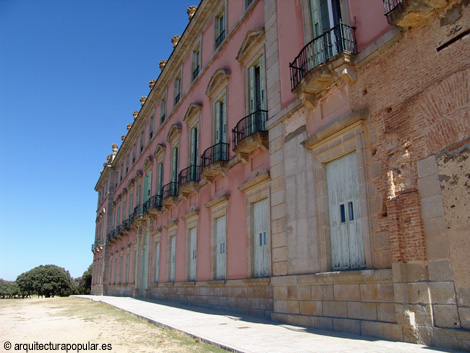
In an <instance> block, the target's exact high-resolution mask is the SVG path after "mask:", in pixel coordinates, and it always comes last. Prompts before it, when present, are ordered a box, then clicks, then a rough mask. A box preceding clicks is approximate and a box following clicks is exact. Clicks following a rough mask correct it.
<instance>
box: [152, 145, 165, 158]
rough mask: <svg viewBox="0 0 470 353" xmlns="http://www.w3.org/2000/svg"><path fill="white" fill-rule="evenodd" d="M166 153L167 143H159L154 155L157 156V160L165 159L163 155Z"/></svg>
mask: <svg viewBox="0 0 470 353" xmlns="http://www.w3.org/2000/svg"><path fill="white" fill-rule="evenodd" d="M164 155H165V145H163V144H161V143H159V144H158V145H157V148H155V152H154V154H153V156H154V157H155V160H156V161H159V162H160V161H162V160H163V156H164Z"/></svg>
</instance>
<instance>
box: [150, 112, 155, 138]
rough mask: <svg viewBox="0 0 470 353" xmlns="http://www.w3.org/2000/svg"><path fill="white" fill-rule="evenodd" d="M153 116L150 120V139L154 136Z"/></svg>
mask: <svg viewBox="0 0 470 353" xmlns="http://www.w3.org/2000/svg"><path fill="white" fill-rule="evenodd" d="M153 120H154V119H153V116H152V117H151V118H150V120H149V141H150V140H151V139H152V137H153Z"/></svg>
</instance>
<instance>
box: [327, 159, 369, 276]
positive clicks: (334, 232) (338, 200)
mask: <svg viewBox="0 0 470 353" xmlns="http://www.w3.org/2000/svg"><path fill="white" fill-rule="evenodd" d="M326 179H327V189H328V213H329V221H330V238H331V261H332V268H333V270H351V269H360V268H364V267H365V266H366V262H365V255H364V240H363V235H362V222H361V219H360V218H361V207H360V205H361V199H360V193H359V182H358V173H357V161H356V152H353V153H350V154H347V155H345V156H343V157H340V158H338V159H335V160H333V161H331V162H329V163H327V164H326Z"/></svg>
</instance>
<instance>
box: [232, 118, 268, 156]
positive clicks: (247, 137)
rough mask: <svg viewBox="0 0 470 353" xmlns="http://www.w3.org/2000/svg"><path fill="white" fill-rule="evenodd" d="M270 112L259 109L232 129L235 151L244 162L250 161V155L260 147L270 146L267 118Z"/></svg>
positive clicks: (266, 147) (266, 148)
mask: <svg viewBox="0 0 470 353" xmlns="http://www.w3.org/2000/svg"><path fill="white" fill-rule="evenodd" d="M267 118H268V112H267V111H266V110H258V111H256V112H253V113H251V114H250V115H247V116H245V117H244V118H243V119H241V120H240V121H239V122H238V124H237V125H236V126H235V128H234V129H233V130H232V135H233V146H234V147H233V152H235V154H236V155H238V156H239V157H240V160H241V161H242V162H243V163H245V164H246V163H248V156H249V154H250V153H251V152H253V151H254V150H255V149H257V148H258V147H261V148H262V149H263V150H264V151H267V150H268V148H269V137H268V131H267V130H266V120H267Z"/></svg>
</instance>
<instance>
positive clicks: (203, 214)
mask: <svg viewBox="0 0 470 353" xmlns="http://www.w3.org/2000/svg"><path fill="white" fill-rule="evenodd" d="M238 3H239V4H238ZM227 4H228V6H229V8H228V14H229V15H228V19H227V21H228V23H227V28H229V29H230V28H233V26H234V25H235V24H236V23H237V22H238V21H239V19H240V18H241V17H242V16H243V11H244V8H243V3H242V2H241V1H238V2H236V1H235V2H233V1H230V2H227ZM263 26H264V3H263V1H259V2H258V3H257V4H256V7H255V8H254V9H252V12H251V13H250V14H249V15H248V16H246V18H245V20H244V22H243V23H242V24H241V25H240V27H239V28H238V30H237V31H236V33H234V35H233V36H232V37H231V40H230V42H229V43H226V45H224V46H223V47H222V48H221V49H220V50H219V51H218V53H217V57H215V58H213V61H212V63H211V65H210V67H209V68H208V69H207V71H205V72H203V73H202V74H201V75H202V76H201V77H199V78H198V79H197V80H196V82H195V83H194V84H193V83H192V82H191V53H189V55H188V56H187V57H186V58H185V59H184V62H183V87H182V98H183V101H182V102H181V103H180V104H179V105H178V106H177V109H176V110H173V99H174V81H170V83H169V85H168V95H167V114H166V116H167V121H165V122H164V124H163V125H162V126H161V127H158V126H159V120H160V106H159V102H157V104H156V106H155V114H154V117H155V119H156V120H157V122H156V125H157V128H156V129H155V130H154V133H156V137H154V138H153V140H152V141H151V143H150V144H147V145H146V147H145V149H144V151H143V153H142V154H141V155H140V157H139V153H137V161H136V163H135V165H134V166H133V167H132V168H131V169H130V171H129V173H128V174H127V176H125V177H124V178H123V180H122V182H119V183H118V186H117V189H116V191H115V193H114V195H115V199H116V197H117V195H120V194H121V193H122V192H123V189H124V188H127V185H128V181H129V180H130V179H131V178H135V173H136V171H137V170H139V169H140V170H144V161H145V158H146V157H147V156H149V155H151V156H153V154H154V151H155V149H156V147H157V145H158V144H163V145H165V146H166V150H165V158H164V178H163V185H165V184H166V183H168V182H170V166H171V158H170V152H171V151H170V150H171V148H170V146H169V144H168V142H167V136H168V132H169V130H170V128H171V126H172V125H174V124H180V125H181V127H182V131H181V135H180V140H179V141H180V142H179V167H178V169H179V170H182V169H184V168H186V167H187V166H188V159H189V156H188V152H189V146H188V145H189V138H188V128H187V125H186V123H184V122H183V118H184V115H185V113H186V111H187V109H188V107H189V105H190V104H191V103H196V102H197V103H202V108H201V111H200V148H199V152H200V154H202V153H203V152H204V150H205V149H206V148H208V147H210V146H212V145H213V143H214V142H213V137H212V120H213V108H212V104H213V103H214V102H212V101H211V100H210V98H209V97H208V96H207V95H206V89H207V86H208V83H209V81H210V79H211V77H212V75H213V73H214V72H215V71H216V70H217V69H220V68H226V69H229V70H230V72H231V75H230V78H229V80H228V89H227V96H226V101H227V113H226V114H227V140H228V142H230V158H233V157H234V156H235V154H234V153H233V151H232V148H233V146H232V132H231V131H232V129H233V128H234V127H235V125H236V124H237V123H238V121H239V120H240V119H242V118H243V117H244V116H245V115H246V111H245V103H246V102H245V83H244V82H245V79H244V67H243V65H242V64H241V63H240V62H238V61H237V60H236V59H235V58H236V56H237V54H238V51H239V48H240V46H241V44H242V42H243V40H244V39H245V36H246V33H247V31H248V30H252V29H257V28H260V27H263ZM213 45H214V38H213V24H212V21H210V22H209V23H208V24H207V26H206V27H205V29H204V31H203V35H202V67H203V68H204V66H205V64H206V63H207V62H208V61H209V60H210V58H211V57H212V55H213V53H214V48H213ZM191 85H192V86H191ZM139 136H140V131H139ZM145 137H146V140H147V139H148V123H147V125H146V129H145ZM136 145H137V147H138V148H140V142H139V141H137V144H136ZM252 155H253V159H252V161H250V163H248V164H242V163H238V164H237V165H235V166H234V167H232V168H231V169H229V171H228V175H227V176H225V177H222V176H219V177H217V178H216V180H215V183H214V184H213V185H211V184H206V185H205V186H203V187H201V188H200V189H199V192H198V193H197V194H192V195H191V197H190V198H189V200H184V199H183V200H181V201H180V202H179V203H178V206H177V207H176V208H172V209H170V210H166V211H164V212H163V214H162V215H161V216H160V217H157V219H156V221H155V222H156V225H157V226H160V227H161V242H160V271H159V278H160V282H166V281H167V280H168V273H169V269H168V265H169V261H168V240H169V239H168V231H167V229H166V228H165V227H164V226H165V225H166V224H168V223H169V222H170V221H172V220H173V219H178V225H177V235H176V271H175V281H177V282H180V281H186V279H187V273H186V250H187V249H186V238H187V228H186V225H185V221H184V219H182V217H183V216H184V215H185V214H186V213H187V212H188V211H189V209H190V207H197V208H198V209H199V212H200V213H199V221H198V234H197V238H198V239H197V242H198V257H197V280H210V279H212V278H211V253H210V249H211V248H210V247H211V211H210V209H208V208H206V207H205V204H206V203H207V202H209V201H211V200H212V199H214V198H215V197H216V196H218V195H221V194H230V199H229V201H228V214H227V218H226V219H227V279H235V278H245V277H246V276H247V259H246V256H247V254H246V247H247V244H246V241H247V235H246V216H247V215H246V198H245V194H244V193H243V192H242V191H240V190H239V189H238V187H239V186H240V185H241V184H243V183H244V182H246V181H247V180H248V179H249V178H250V176H252V174H253V172H254V171H255V170H257V169H260V168H262V169H264V170H269V153H268V152H261V150H259V151H255V152H253V154H252ZM123 161H124V163H125V158H124V159H123ZM157 175H158V173H157V163H154V164H153V166H152V195H154V194H155V193H156V188H157ZM139 183H140V185H143V178H142V179H141V180H140V181H139ZM137 186H138V183H136V184H135V185H134V187H133V192H134V207H135V206H137V201H136V197H135V193H136V191H137ZM129 195H130V194H129V193H128V195H127V198H129ZM126 213H127V212H126ZM126 218H127V217H126ZM123 220H124V219H121V222H122V221H123ZM134 239H135V234H131V235H130V236H129V237H124V238H123V239H121V240H119V241H118V242H117V243H116V244H113V245H112V247H111V249H110V250H111V252H113V251H114V250H117V249H120V248H121V246H122V245H126V244H127V243H128V242H129V241H130V242H131V243H133V240H134ZM151 242H153V240H151ZM153 246H154V244H151V251H153V249H154V247H153ZM125 259H126V255H124V256H123V261H125ZM150 259H151V260H150V261H149V264H148V268H149V273H150V274H153V273H154V271H153V269H154V266H155V261H154V254H153V253H151V254H150ZM129 265H130V266H129V281H130V282H133V281H134V271H135V270H134V265H135V259H134V248H133V246H131V251H130V264H129ZM109 270H111V269H109ZM151 276H152V277H154V275H151ZM152 277H151V278H150V279H151V280H153V278H152ZM124 279H125V274H124V273H123V278H122V281H124Z"/></svg>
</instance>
